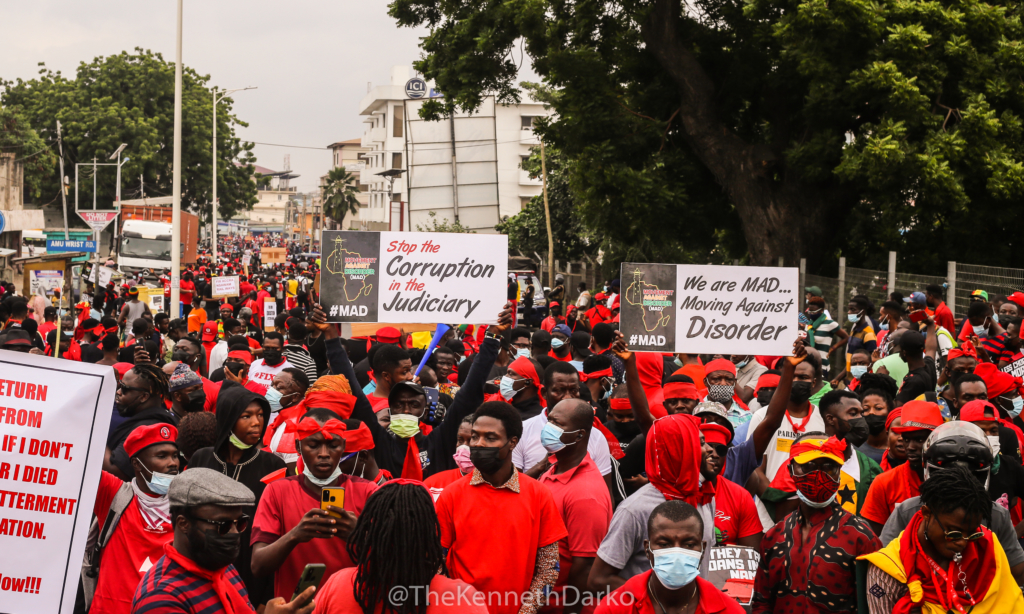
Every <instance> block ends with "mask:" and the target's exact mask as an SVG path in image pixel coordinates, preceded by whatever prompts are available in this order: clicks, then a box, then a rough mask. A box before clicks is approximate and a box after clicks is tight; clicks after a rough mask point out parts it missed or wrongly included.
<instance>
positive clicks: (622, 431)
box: [604, 418, 640, 453]
mask: <svg viewBox="0 0 1024 614" xmlns="http://www.w3.org/2000/svg"><path fill="white" fill-rule="evenodd" d="M604 426H605V428H607V429H608V432H610V433H611V434H612V435H615V438H616V439H618V440H619V448H620V449H621V450H622V452H623V453H627V452H628V450H629V446H630V444H631V443H632V442H633V440H634V439H636V438H637V436H638V435H640V425H638V424H637V423H636V420H634V421H632V422H625V423H623V422H616V421H615V420H612V419H611V418H609V419H608V420H607V421H605V423H604Z"/></svg>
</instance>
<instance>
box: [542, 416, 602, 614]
mask: <svg viewBox="0 0 1024 614" xmlns="http://www.w3.org/2000/svg"><path fill="white" fill-rule="evenodd" d="M547 417H548V423H547V424H546V425H544V429H543V430H542V431H541V444H542V445H543V446H544V449H545V450H546V451H547V452H548V453H549V454H554V455H555V464H554V465H553V466H552V467H551V468H550V469H548V470H547V472H546V473H544V475H542V476H540V480H539V481H540V483H541V484H543V485H544V486H546V487H547V488H548V490H550V491H551V496H552V497H553V498H554V501H555V508H557V509H558V513H559V515H560V516H561V517H562V521H563V522H564V523H565V528H566V529H567V530H568V532H569V535H568V536H567V537H564V538H562V539H561V540H560V541H559V542H558V561H559V565H558V581H557V582H555V586H554V589H553V591H552V593H551V594H550V596H549V598H548V602H547V603H546V604H545V607H544V608H542V609H541V611H542V612H551V613H552V614H553V613H555V612H566V613H567V614H569V613H571V614H575V613H576V612H583V613H584V614H587V613H590V612H593V611H594V606H593V605H592V604H593V603H595V602H596V600H595V598H594V597H595V596H594V595H593V594H591V593H590V591H589V590H588V589H587V577H588V576H589V575H590V568H591V567H592V566H593V565H594V557H596V556H597V549H598V547H599V546H600V545H601V540H603V539H604V536H605V534H606V533H608V524H609V523H610V522H611V520H612V500H611V496H610V495H609V493H608V487H607V486H606V485H605V482H604V477H603V476H602V475H601V472H600V471H599V470H598V468H597V465H595V464H594V461H593V460H591V458H590V454H588V453H587V444H588V443H589V442H590V431H591V429H592V428H593V426H594V409H593V408H592V407H591V406H590V403H588V402H586V401H584V400H582V399H566V400H564V401H560V402H559V403H558V404H557V405H555V406H554V408H552V409H551V410H550V411H549V412H548V413H547ZM567 586H569V587H572V588H573V589H575V590H572V591H569V592H567V593H565V596H564V600H565V602H566V605H565V606H564V610H563V606H562V605H561V603H562V602H563V591H564V590H565V588H566V587H567Z"/></svg>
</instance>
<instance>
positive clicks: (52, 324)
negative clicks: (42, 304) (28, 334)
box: [37, 305, 57, 339]
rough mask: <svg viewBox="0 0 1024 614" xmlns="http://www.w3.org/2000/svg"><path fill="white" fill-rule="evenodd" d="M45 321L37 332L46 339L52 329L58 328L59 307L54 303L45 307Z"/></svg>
mask: <svg viewBox="0 0 1024 614" xmlns="http://www.w3.org/2000/svg"><path fill="white" fill-rule="evenodd" d="M43 320H44V322H43V323H42V324H40V325H39V329H38V330H37V332H38V333H39V336H41V337H42V338H43V339H46V335H48V334H50V331H51V330H57V308H56V307H53V306H52V305H51V306H49V307H46V308H45V309H43Z"/></svg>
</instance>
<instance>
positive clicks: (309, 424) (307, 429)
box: [284, 418, 348, 439]
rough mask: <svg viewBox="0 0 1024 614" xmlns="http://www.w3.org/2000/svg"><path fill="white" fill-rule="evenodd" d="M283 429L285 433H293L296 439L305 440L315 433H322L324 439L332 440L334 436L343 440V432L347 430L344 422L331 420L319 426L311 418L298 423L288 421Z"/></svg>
mask: <svg viewBox="0 0 1024 614" xmlns="http://www.w3.org/2000/svg"><path fill="white" fill-rule="evenodd" d="M284 428H285V432H286V433H295V438H296V439H305V438H307V437H312V436H313V435H316V434H317V433H323V434H324V437H327V436H328V435H329V436H330V437H331V438H332V439H333V438H334V437H335V436H338V437H341V438H342V439H344V438H345V431H347V430H348V427H347V426H345V423H344V422H342V421H341V420H338V419H335V418H331V419H330V420H328V421H327V422H324V423H323V424H320V423H319V422H317V421H316V420H314V419H313V418H303V419H302V420H299V421H298V422H291V421H289V422H288V423H287V426H285V427H284Z"/></svg>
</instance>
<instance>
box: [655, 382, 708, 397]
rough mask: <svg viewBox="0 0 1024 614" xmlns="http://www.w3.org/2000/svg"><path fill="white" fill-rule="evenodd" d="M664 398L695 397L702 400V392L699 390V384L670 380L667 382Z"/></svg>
mask: <svg viewBox="0 0 1024 614" xmlns="http://www.w3.org/2000/svg"><path fill="white" fill-rule="evenodd" d="M663 390H664V395H663V396H664V398H665V399H694V400H697V401H699V400H700V393H699V392H697V386H696V385H695V384H691V383H689V382H669V383H667V384H665V388H663Z"/></svg>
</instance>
